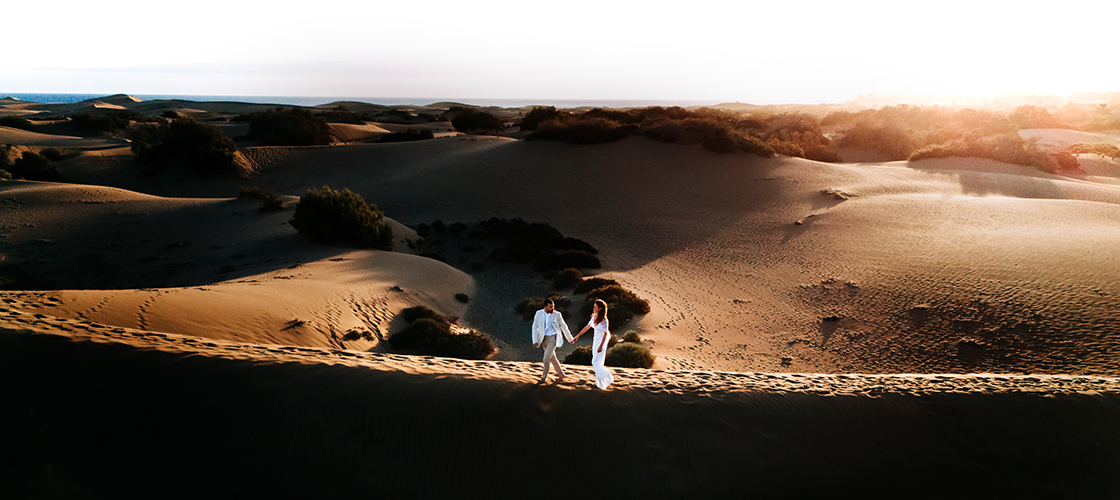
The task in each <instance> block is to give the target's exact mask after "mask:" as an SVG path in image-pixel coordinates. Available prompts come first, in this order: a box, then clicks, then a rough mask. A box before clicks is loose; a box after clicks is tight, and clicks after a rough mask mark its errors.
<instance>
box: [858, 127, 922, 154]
mask: <svg viewBox="0 0 1120 500" xmlns="http://www.w3.org/2000/svg"><path fill="white" fill-rule="evenodd" d="M917 134H918V132H917V131H916V130H914V129H912V128H910V127H907V126H906V125H903V124H900V123H895V122H890V123H877V122H862V121H861V122H859V123H857V124H856V125H855V126H854V127H852V128H851V129H850V130H848V131H847V132H846V133H845V134H844V137H843V138H841V139H840V146H843V147H857V148H863V149H871V150H875V151H879V152H881V153H885V154H886V155H888V156H889V157H890V158H891V159H892V160H902V159H905V158H907V157H909V156H910V154H911V153H913V152H914V151H915V150H916V149H918V148H919V147H921V141H920V139H919V138H918V137H917Z"/></svg>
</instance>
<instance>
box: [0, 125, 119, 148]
mask: <svg viewBox="0 0 1120 500" xmlns="http://www.w3.org/2000/svg"><path fill="white" fill-rule="evenodd" d="M0 144H10V145H12V146H38V147H56V148H67V149H106V148H117V147H121V146H123V145H127V144H128V141H125V140H122V139H112V138H108V137H98V138H89V139H87V138H82V137H74V136H65V135H52V134H40V133H38V132H29V131H26V130H20V129H16V128H10V127H0Z"/></svg>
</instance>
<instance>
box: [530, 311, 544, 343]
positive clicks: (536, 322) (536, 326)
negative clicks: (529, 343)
mask: <svg viewBox="0 0 1120 500" xmlns="http://www.w3.org/2000/svg"><path fill="white" fill-rule="evenodd" d="M543 320H544V316H542V315H541V312H540V311H537V313H536V314H534V315H533V331H532V335H533V347H534V348H537V347H540V345H541V338H540V337H539V336H538V335H539V332H540V327H542V326H544V325H543Z"/></svg>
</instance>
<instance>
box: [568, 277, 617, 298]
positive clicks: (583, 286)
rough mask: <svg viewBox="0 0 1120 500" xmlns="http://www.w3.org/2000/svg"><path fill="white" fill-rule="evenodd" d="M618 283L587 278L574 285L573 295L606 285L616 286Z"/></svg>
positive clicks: (610, 280) (603, 279)
mask: <svg viewBox="0 0 1120 500" xmlns="http://www.w3.org/2000/svg"><path fill="white" fill-rule="evenodd" d="M617 284H618V282H617V281H615V280H612V279H607V278H587V279H585V280H583V281H581V282H580V283H579V284H578V285H576V289H575V291H573V292H572V293H575V294H584V293H587V292H590V291H592V290H595V289H597V288H602V287H604V286H607V285H617Z"/></svg>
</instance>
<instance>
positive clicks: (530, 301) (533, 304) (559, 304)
mask: <svg viewBox="0 0 1120 500" xmlns="http://www.w3.org/2000/svg"><path fill="white" fill-rule="evenodd" d="M547 298H550V299H552V301H553V302H554V303H556V310H557V311H560V312H561V313H563V312H564V311H565V310H567V308H568V306H570V305H572V301H571V299H567V298H565V297H564V296H563V295H560V294H559V293H555V292H553V293H550V294H548V297H547ZM544 300H545V297H526V298H524V299H522V300H521V302H518V303H517V305H515V306H513V310H514V311H515V312H517V314H520V315H521V319H522V320H523V321H531V320H532V319H533V316H534V315H535V314H537V311H539V310H541V309H543V308H544Z"/></svg>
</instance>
